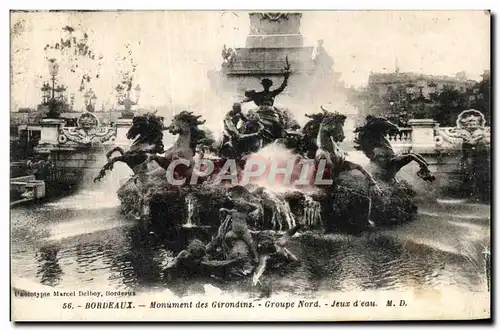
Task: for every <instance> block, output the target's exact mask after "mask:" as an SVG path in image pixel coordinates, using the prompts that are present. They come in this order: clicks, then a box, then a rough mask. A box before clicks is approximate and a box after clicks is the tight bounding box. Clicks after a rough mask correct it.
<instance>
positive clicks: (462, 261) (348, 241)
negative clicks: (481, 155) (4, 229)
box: [11, 191, 490, 295]
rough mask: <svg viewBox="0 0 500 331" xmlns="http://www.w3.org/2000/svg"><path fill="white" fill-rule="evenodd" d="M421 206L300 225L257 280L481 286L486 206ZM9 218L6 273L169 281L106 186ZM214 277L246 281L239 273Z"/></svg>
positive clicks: (146, 284) (143, 283)
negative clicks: (292, 259)
mask: <svg viewBox="0 0 500 331" xmlns="http://www.w3.org/2000/svg"><path fill="white" fill-rule="evenodd" d="M421 210H422V211H421V213H420V214H419V217H418V219H417V220H416V221H414V222H413V223H410V224H406V225H403V226H400V227H398V228H396V229H392V230H380V231H375V232H372V233H367V234H363V235H359V236H352V235H345V234H332V235H327V236H320V235H316V234H312V233H303V234H301V235H299V236H298V237H297V238H294V239H293V240H292V242H291V243H290V244H289V246H288V247H289V249H290V251H292V252H293V253H294V254H295V255H297V257H298V258H299V259H300V261H301V262H300V263H296V264H291V265H286V266H283V267H281V268H277V269H274V270H272V271H271V272H270V273H268V274H266V276H265V277H264V278H263V283H264V284H266V285H265V286H268V287H269V286H270V287H272V289H273V290H284V291H288V292H293V293H297V294H302V295H304V294H307V293H314V292H315V291H318V290H328V291H352V290H405V289H407V288H410V287H411V288H415V287H418V288H422V289H426V288H437V287H439V288H447V287H450V288H455V289H457V288H458V289H463V290H469V291H484V290H485V287H486V285H485V284H486V281H485V271H484V270H485V268H484V260H483V254H482V251H483V250H484V248H485V247H489V236H490V234H489V229H490V228H489V212H488V207H486V206H480V205H473V206H464V205H460V204H455V205H453V204H449V203H448V204H442V205H440V206H434V207H433V208H430V207H429V208H424V207H422V208H421ZM11 224H12V226H11V232H12V245H11V247H12V273H13V277H15V278H24V279H28V280H30V281H32V282H36V283H39V284H44V285H49V286H61V287H70V288H74V287H75V286H78V284H82V285H91V284H99V285H100V286H107V287H109V288H116V289H135V290H137V291H141V290H144V289H151V288H169V289H171V290H178V289H179V284H172V283H170V284H169V283H168V282H167V281H166V280H165V279H164V278H163V276H162V270H163V268H164V267H165V266H166V264H167V263H168V261H169V260H170V259H171V258H172V256H173V255H174V252H173V250H174V249H175V247H173V246H172V245H171V244H170V243H166V242H164V241H163V240H161V239H159V238H157V237H155V236H151V235H149V234H148V233H144V232H143V231H142V227H138V226H137V225H136V224H135V223H134V222H132V221H129V220H126V219H125V218H123V217H122V216H121V215H120V214H119V213H118V201H117V199H116V198H115V196H114V195H113V194H110V193H106V192H96V191H83V192H80V193H78V194H77V195H75V196H73V197H69V198H64V199H61V200H58V201H56V202H52V203H47V204H44V205H39V206H34V207H19V208H15V209H13V210H12V213H11ZM200 282H201V283H203V282H205V283H207V282H213V280H201V281H200ZM215 282H216V283H217V282H218V283H217V284H216V285H218V286H222V287H225V286H227V287H235V286H237V287H238V286H239V287H240V288H246V289H248V288H249V284H247V283H245V282H244V281H241V282H235V283H221V282H220V281H215ZM196 283H197V282H196V281H193V282H187V283H186V282H182V285H183V286H184V288H186V287H189V286H191V285H192V286H196Z"/></svg>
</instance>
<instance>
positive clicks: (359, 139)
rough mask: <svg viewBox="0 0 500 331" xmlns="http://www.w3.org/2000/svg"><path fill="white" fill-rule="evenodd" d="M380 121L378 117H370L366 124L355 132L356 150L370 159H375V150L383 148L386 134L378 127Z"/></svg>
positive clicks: (367, 118)
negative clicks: (382, 138) (382, 140)
mask: <svg viewBox="0 0 500 331" xmlns="http://www.w3.org/2000/svg"><path fill="white" fill-rule="evenodd" d="M378 119H379V118H378V117H375V116H372V115H368V116H367V117H366V123H365V124H364V125H363V126H358V127H357V128H356V129H355V130H354V133H357V135H356V138H354V149H356V150H358V151H362V152H363V153H364V154H365V155H366V156H367V157H368V158H372V157H373V150H374V149H375V148H376V147H380V146H382V143H381V136H383V135H384V133H383V132H381V131H380V130H379V129H377V127H376V126H377V120H378Z"/></svg>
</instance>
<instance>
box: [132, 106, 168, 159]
mask: <svg viewBox="0 0 500 331" xmlns="http://www.w3.org/2000/svg"><path fill="white" fill-rule="evenodd" d="M163 119H164V118H163V117H162V116H157V115H156V112H147V113H144V114H141V115H137V116H134V118H133V119H132V125H136V124H137V123H144V124H146V129H145V130H144V132H141V133H140V136H139V137H138V138H137V139H136V140H135V141H134V142H133V143H132V146H134V145H137V144H140V143H144V142H148V143H153V144H155V149H154V151H155V152H156V153H160V152H162V151H163V150H164V146H163V130H164V129H165V127H164V125H163Z"/></svg>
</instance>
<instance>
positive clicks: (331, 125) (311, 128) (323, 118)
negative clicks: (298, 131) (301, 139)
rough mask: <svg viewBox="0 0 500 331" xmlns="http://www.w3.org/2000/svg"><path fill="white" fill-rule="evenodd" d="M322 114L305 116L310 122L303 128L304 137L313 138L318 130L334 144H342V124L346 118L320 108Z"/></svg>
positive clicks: (343, 136)
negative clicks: (320, 129)
mask: <svg viewBox="0 0 500 331" xmlns="http://www.w3.org/2000/svg"><path fill="white" fill-rule="evenodd" d="M321 110H322V112H320V113H315V114H312V115H307V114H306V117H308V118H310V119H311V120H310V121H309V122H308V123H306V125H305V126H304V130H303V131H304V135H305V136H311V138H315V137H316V136H317V135H318V132H319V128H320V127H322V130H323V132H325V133H326V134H328V135H329V136H331V137H332V139H333V140H334V141H335V142H342V141H343V140H344V139H345V134H344V124H345V120H346V118H347V117H346V116H345V115H343V114H340V113H337V112H331V111H328V110H326V109H325V108H323V106H321Z"/></svg>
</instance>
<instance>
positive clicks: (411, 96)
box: [357, 70, 477, 125]
mask: <svg viewBox="0 0 500 331" xmlns="http://www.w3.org/2000/svg"><path fill="white" fill-rule="evenodd" d="M476 84H477V82H476V81H474V80H470V79H467V77H466V75H465V73H463V72H460V73H457V74H456V75H455V77H450V76H436V75H424V74H417V73H412V72H399V70H396V71H395V72H392V73H371V74H370V76H369V79H368V85H367V86H366V88H364V89H362V90H360V91H358V94H357V102H358V104H359V105H360V109H362V112H363V113H365V114H366V115H367V114H372V115H376V116H383V117H386V118H389V119H391V120H392V121H394V122H397V123H398V124H399V125H406V124H407V122H408V120H409V119H412V118H417V119H418V118H434V117H435V116H434V115H436V116H437V119H439V116H438V115H437V114H435V113H436V112H439V111H440V107H441V108H442V107H445V108H446V107H447V108H449V109H454V108H456V109H462V110H463V109H465V108H464V107H467V102H466V101H467V98H466V95H467V93H469V92H470V91H472V90H473V88H474V86H475V85H476ZM443 92H444V93H443ZM447 99H449V100H447ZM446 120H448V119H446Z"/></svg>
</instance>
